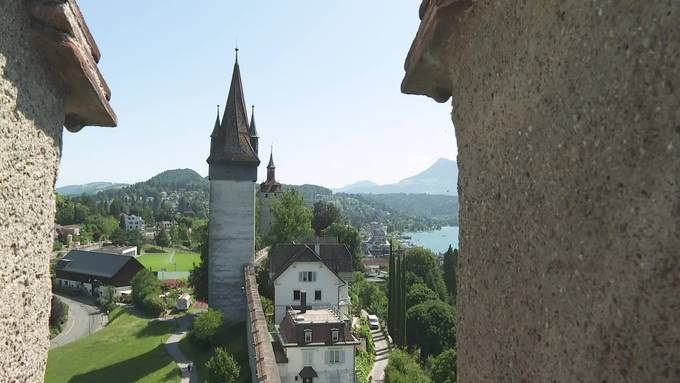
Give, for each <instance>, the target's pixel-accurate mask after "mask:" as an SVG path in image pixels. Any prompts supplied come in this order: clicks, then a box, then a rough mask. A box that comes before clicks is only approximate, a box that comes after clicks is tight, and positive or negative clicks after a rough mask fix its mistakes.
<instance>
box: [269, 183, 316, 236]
mask: <svg viewBox="0 0 680 383" xmlns="http://www.w3.org/2000/svg"><path fill="white" fill-rule="evenodd" d="M271 209H272V216H273V218H274V224H273V225H272V227H271V229H270V230H269V233H268V234H267V243H269V244H277V243H291V242H293V241H301V240H304V239H307V238H309V237H311V236H312V234H313V230H312V224H311V222H312V213H311V212H310V211H309V209H307V208H306V207H305V204H304V201H303V200H302V196H301V195H300V194H298V193H297V192H296V191H295V190H288V191H287V192H285V193H283V195H282V196H281V197H280V198H278V199H277V200H276V201H273V202H272V203H271Z"/></svg>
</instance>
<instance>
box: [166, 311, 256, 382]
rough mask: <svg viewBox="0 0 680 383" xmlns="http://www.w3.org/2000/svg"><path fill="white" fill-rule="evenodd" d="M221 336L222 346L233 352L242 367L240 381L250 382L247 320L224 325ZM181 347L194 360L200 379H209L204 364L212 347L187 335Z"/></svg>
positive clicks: (202, 380)
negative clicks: (193, 340) (198, 343)
mask: <svg viewBox="0 0 680 383" xmlns="http://www.w3.org/2000/svg"><path fill="white" fill-rule="evenodd" d="M219 338H220V340H221V342H220V346H221V347H223V348H224V349H225V350H227V352H229V353H231V354H232V355H233V356H234V359H236V362H237V363H238V364H239V366H240V367H241V374H240V375H239V382H240V383H249V382H250V381H251V380H250V365H249V364H248V343H247V338H246V329H245V322H243V323H239V324H236V325H234V326H231V327H226V326H222V328H221V330H220V335H219ZM179 348H180V349H181V350H182V352H183V353H184V355H186V356H187V357H188V358H189V359H191V360H193V361H194V368H197V369H198V377H199V379H198V381H199V382H205V381H207V379H208V372H207V370H206V368H205V367H204V366H205V363H206V362H207V361H208V359H210V356H211V354H212V350H211V349H210V347H203V346H199V345H197V344H195V343H194V342H192V340H191V339H190V337H189V336H187V337H186V338H184V339H182V340H181V341H180V342H179Z"/></svg>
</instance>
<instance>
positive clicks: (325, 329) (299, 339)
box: [279, 309, 358, 347]
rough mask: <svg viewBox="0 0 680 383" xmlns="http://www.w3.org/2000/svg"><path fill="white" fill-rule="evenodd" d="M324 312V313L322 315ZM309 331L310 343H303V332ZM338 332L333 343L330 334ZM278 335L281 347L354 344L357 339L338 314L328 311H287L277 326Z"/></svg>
mask: <svg viewBox="0 0 680 383" xmlns="http://www.w3.org/2000/svg"><path fill="white" fill-rule="evenodd" d="M324 311H325V313H324ZM309 330H311V332H312V341H311V342H305V331H309ZM333 330H337V331H338V340H337V341H335V342H334V341H333V337H332V332H333ZM279 335H280V336H281V340H282V341H283V346H284V347H286V346H296V345H297V346H302V345H328V346H330V345H334V344H355V343H358V341H357V339H356V338H355V337H354V336H353V335H352V331H351V330H350V329H349V327H348V326H347V325H346V324H345V322H344V321H343V320H342V319H340V314H339V313H335V312H333V310H330V309H314V310H307V311H306V312H305V313H302V312H301V311H299V310H289V311H287V312H286V316H284V317H283V319H282V320H281V323H280V324H279Z"/></svg>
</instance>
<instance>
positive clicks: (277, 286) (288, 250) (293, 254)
mask: <svg viewBox="0 0 680 383" xmlns="http://www.w3.org/2000/svg"><path fill="white" fill-rule="evenodd" d="M335 242H336V243H316V244H283V245H275V246H273V247H272V249H271V251H270V253H269V272H270V276H271V280H272V283H273V284H274V305H275V313H274V319H275V321H276V323H279V322H281V320H283V317H284V316H285V314H286V312H287V310H288V308H290V307H292V308H299V307H300V305H301V299H302V298H301V297H302V291H306V292H307V293H308V294H309V299H308V302H307V305H308V306H309V307H310V308H329V307H330V308H333V309H335V310H338V311H339V312H340V313H341V314H343V315H344V316H346V317H347V319H348V318H349V311H350V304H351V302H350V298H349V285H348V283H349V282H351V281H353V280H354V269H353V267H352V254H351V253H350V251H349V249H348V248H347V246H345V245H344V244H341V243H337V240H335Z"/></svg>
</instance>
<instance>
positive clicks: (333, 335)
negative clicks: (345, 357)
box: [331, 328, 340, 342]
mask: <svg viewBox="0 0 680 383" xmlns="http://www.w3.org/2000/svg"><path fill="white" fill-rule="evenodd" d="M339 339H340V330H338V329H337V328H334V329H331V341H333V342H337V341H338V340H339Z"/></svg>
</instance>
